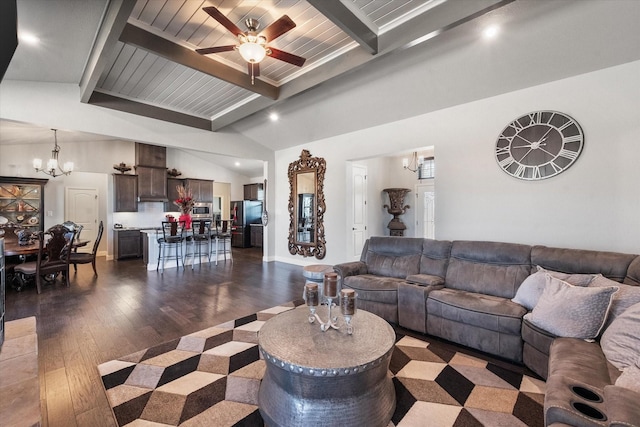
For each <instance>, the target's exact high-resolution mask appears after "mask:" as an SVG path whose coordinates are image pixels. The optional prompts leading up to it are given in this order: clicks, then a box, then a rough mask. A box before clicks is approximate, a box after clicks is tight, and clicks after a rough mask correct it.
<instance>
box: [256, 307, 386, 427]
mask: <svg viewBox="0 0 640 427" xmlns="http://www.w3.org/2000/svg"><path fill="white" fill-rule="evenodd" d="M318 312H319V315H320V317H321V318H326V316H327V307H326V306H321V307H319V308H318ZM337 312H338V313H339V309H338V310H337ZM333 313H336V310H334V311H333ZM308 315H309V309H308V308H307V307H306V306H301V307H298V308H296V309H294V310H290V311H287V312H285V313H282V314H279V315H277V316H275V317H272V318H271V319H269V320H268V321H267V322H266V323H265V324H264V325H263V326H262V328H261V329H260V332H259V335H258V343H259V345H260V351H261V352H262V355H263V356H264V359H265V362H266V372H265V375H264V378H263V379H262V383H261V385H260V393H259V398H258V403H259V406H260V413H261V415H262V417H263V418H264V421H265V423H266V424H267V425H268V426H270V427H275V426H336V425H348V426H367V427H370V426H380V427H385V426H387V425H388V423H389V420H390V419H391V416H392V415H393V412H394V410H395V406H396V394H395V389H394V387H393V382H392V380H391V373H390V372H389V361H390V359H391V353H392V352H393V346H394V343H395V333H394V331H393V328H391V326H389V324H388V323H387V322H386V321H384V320H383V319H381V318H380V317H378V316H376V315H374V314H371V313H369V312H367V311H363V310H358V311H357V312H356V314H355V316H354V317H353V320H352V323H353V325H354V332H353V335H348V334H347V333H346V330H345V328H344V327H341V329H340V330H335V329H329V330H328V331H326V332H322V331H321V330H320V325H319V324H318V322H317V321H316V322H315V323H313V324H310V323H309V322H308V320H307V318H308ZM338 317H339V320H338V324H339V325H343V324H344V322H343V321H342V319H341V317H340V316H338ZM325 320H326V319H325Z"/></svg>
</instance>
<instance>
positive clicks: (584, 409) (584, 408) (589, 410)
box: [571, 401, 607, 421]
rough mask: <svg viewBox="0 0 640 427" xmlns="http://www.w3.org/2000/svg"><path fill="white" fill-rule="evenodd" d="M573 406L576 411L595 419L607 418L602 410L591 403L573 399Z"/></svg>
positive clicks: (603, 419)
mask: <svg viewBox="0 0 640 427" xmlns="http://www.w3.org/2000/svg"><path fill="white" fill-rule="evenodd" d="M571 407H572V408H573V409H575V410H576V411H578V412H579V413H581V414H582V415H584V416H586V417H589V418H592V419H594V420H598V421H606V420H607V416H606V415H605V414H604V413H602V412H601V411H600V410H598V409H596V408H594V407H593V406H591V405H587V404H586V403H582V402H575V401H571Z"/></svg>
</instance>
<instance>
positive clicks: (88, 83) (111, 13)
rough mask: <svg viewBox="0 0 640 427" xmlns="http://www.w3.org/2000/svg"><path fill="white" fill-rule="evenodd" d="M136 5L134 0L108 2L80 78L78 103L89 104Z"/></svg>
mask: <svg viewBox="0 0 640 427" xmlns="http://www.w3.org/2000/svg"><path fill="white" fill-rule="evenodd" d="M135 5H136V0H112V1H109V2H108V6H107V9H106V10H105V13H104V18H103V19H102V23H101V25H100V29H99V30H98V34H97V35H96V40H95V42H94V44H93V47H92V49H91V53H90V54H89V59H88V60H87V65H86V66H85V69H84V72H83V73H82V78H81V79H80V102H84V103H86V102H89V98H90V97H91V94H92V93H93V91H94V89H95V88H96V86H97V85H98V81H99V80H100V76H101V75H102V73H103V72H104V69H105V67H107V66H108V65H109V63H110V61H111V56H112V54H113V51H114V49H113V48H114V47H115V45H116V43H117V42H118V38H119V37H120V33H122V30H123V28H124V26H125V24H126V23H127V19H129V16H130V15H131V11H132V10H133V8H134V6H135Z"/></svg>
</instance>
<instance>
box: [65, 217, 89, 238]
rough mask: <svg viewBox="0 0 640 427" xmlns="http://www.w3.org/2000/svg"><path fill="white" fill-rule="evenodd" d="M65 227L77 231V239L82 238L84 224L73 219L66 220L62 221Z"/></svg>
mask: <svg viewBox="0 0 640 427" xmlns="http://www.w3.org/2000/svg"><path fill="white" fill-rule="evenodd" d="M62 225H64V226H65V227H67V228H68V229H69V230H70V231H75V232H76V240H78V239H80V232H81V231H82V229H83V228H84V225H80V224H76V223H75V222H73V221H65V222H63V223H62Z"/></svg>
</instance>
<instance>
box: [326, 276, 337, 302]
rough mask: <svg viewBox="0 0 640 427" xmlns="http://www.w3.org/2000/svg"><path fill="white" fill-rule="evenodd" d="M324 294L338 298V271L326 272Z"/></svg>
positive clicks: (327, 296)
mask: <svg viewBox="0 0 640 427" xmlns="http://www.w3.org/2000/svg"><path fill="white" fill-rule="evenodd" d="M323 292H324V296H325V298H337V296H338V273H325V274H324V290H323Z"/></svg>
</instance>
